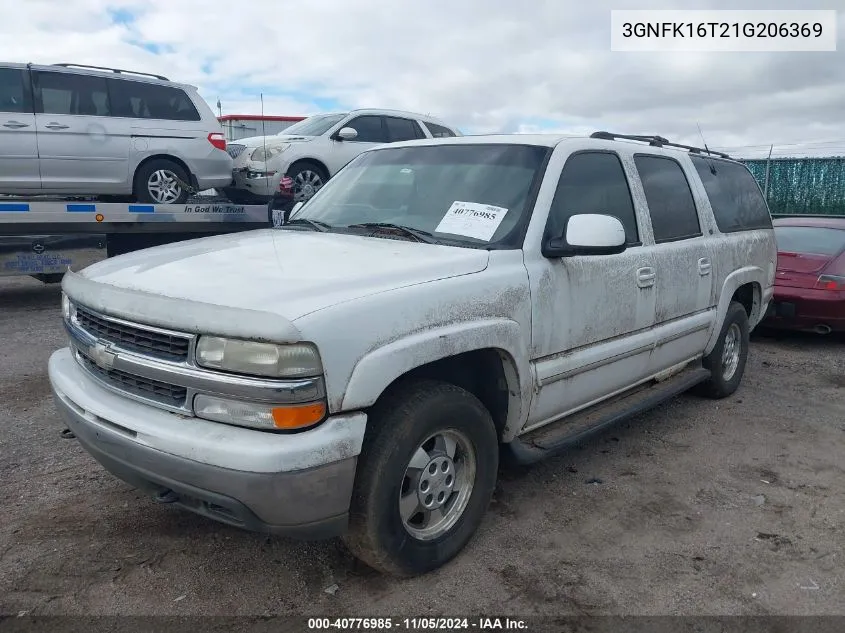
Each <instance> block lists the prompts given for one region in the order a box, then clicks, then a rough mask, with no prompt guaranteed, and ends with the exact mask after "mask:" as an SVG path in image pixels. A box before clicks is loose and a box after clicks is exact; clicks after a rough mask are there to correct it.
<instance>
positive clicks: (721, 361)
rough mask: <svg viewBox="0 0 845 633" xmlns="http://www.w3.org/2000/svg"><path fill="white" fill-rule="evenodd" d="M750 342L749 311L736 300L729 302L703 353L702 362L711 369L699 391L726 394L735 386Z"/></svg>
mask: <svg viewBox="0 0 845 633" xmlns="http://www.w3.org/2000/svg"><path fill="white" fill-rule="evenodd" d="M749 342H750V335H749V327H748V314H747V313H746V312H745V307H743V305H742V304H741V303H739V302H738V301H732V302H731V304H730V305H729V306H728V311H727V314H726V315H725V322H724V323H723V324H722V331H721V333H720V334H719V340H718V341H717V342H716V346H715V347H714V348H713V350H712V351H711V352H710V353H709V354H708V355H707V356H705V357H704V360H703V365H704V367H705V368H706V369H708V370H710V378H709V379H708V380H707V381H706V382H704V383H702V384H701V385H700V386H699V388H698V392H699V393H700V394H702V395H704V396H707V397H708V398H714V399H719V398H727V397H728V396H730V395H732V394H733V393H734V392H735V391H736V390H737V389H738V388H739V383H740V381H741V380H742V375H743V373H744V372H745V363H746V361H747V360H748V346H749Z"/></svg>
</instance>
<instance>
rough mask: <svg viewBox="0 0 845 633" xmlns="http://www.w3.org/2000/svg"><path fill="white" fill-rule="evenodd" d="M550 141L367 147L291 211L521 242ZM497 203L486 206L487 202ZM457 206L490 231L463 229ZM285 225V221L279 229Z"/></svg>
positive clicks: (501, 243) (504, 243)
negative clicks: (539, 143)
mask: <svg viewBox="0 0 845 633" xmlns="http://www.w3.org/2000/svg"><path fill="white" fill-rule="evenodd" d="M549 151H550V149H549V148H548V147H538V146H534V145H512V144H502V145H499V144H479V145H469V144H467V145H464V144H461V145H458V144H455V145H429V146H416V147H396V146H390V145H388V146H386V147H385V148H384V149H378V150H375V151H370V152H364V153H363V154H360V155H358V157H357V158H354V159H352V161H350V163H349V164H348V165H346V167H344V168H343V169H341V170H340V171H339V172H337V174H336V175H335V176H333V177H332V178H331V179H330V180H329V181H328V182H327V183H326V184H325V185H324V186H323V187H322V188H321V189H320V191H318V192H317V193H316V194H315V195H314V197H313V198H311V199H309V200H308V202H306V203H305V205H304V206H303V207H302V208H301V209H300V210H299V211H298V212H297V213H295V214H293V215H292V216H291V217H290V220H289V222H290V223H292V224H291V227H290V228H293V227H294V226H296V224H297V220H311V221H312V222H321V223H323V224H324V225H325V226H326V227H328V229H329V230H340V231H343V232H347V231H348V232H354V231H356V230H358V229H356V228H355V227H354V226H353V225H358V224H362V223H372V222H381V223H385V222H386V223H392V224H400V225H403V226H406V227H409V228H411V229H416V230H418V231H425V232H428V233H431V234H432V235H433V237H434V238H435V239H437V240H438V241H442V242H444V243H449V244H453V245H456V246H465V247H470V248H472V247H475V248H486V247H490V246H493V245H495V246H496V247H497V248H519V247H520V246H521V243H517V242H518V240H517V239H516V236H517V235H518V234H519V231H520V230H521V228H522V227H523V226H524V223H525V222H526V221H527V219H528V214H529V213H530V212H531V203H532V197H531V192H532V191H533V187H534V185H535V183H536V182H537V180H538V179H539V178H540V177H541V176H542V170H543V165H544V161H545V157H546V155H547V154H548V153H549ZM488 206H489V207H498V209H488V208H486V207H488ZM461 209H470V210H471V213H473V214H475V211H476V210H478V211H480V212H481V213H482V214H484V213H487V214H490V213H491V212H492V214H493V216H494V217H492V218H491V217H489V215H488V216H487V217H481V218H480V219H478V218H476V220H477V221H476V222H473V221H472V220H470V221H469V224H471V225H473V226H474V227H475V228H478V225H479V224H480V225H483V226H482V227H481V228H483V229H484V230H485V231H487V230H489V231H492V233H490V234H486V235H483V236H479V233H477V232H476V231H475V230H474V228H473V227H472V226H470V227H466V226H465V227H464V228H461V227H460V226H456V225H460V224H461V221H460V217H459V216H460V213H462V211H461ZM285 226H286V225H283V227H282V228H283V229H284V228H285Z"/></svg>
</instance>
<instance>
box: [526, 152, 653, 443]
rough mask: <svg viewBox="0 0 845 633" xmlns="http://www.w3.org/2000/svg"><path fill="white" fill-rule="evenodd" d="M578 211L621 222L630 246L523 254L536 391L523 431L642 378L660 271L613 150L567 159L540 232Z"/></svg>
mask: <svg viewBox="0 0 845 633" xmlns="http://www.w3.org/2000/svg"><path fill="white" fill-rule="evenodd" d="M580 213H599V214H605V215H612V216H615V217H617V218H619V220H621V221H622V223H623V225H624V226H625V232H626V235H627V243H628V247H627V249H626V250H625V251H624V252H623V253H620V254H617V255H602V256H576V257H566V258H557V259H548V258H544V257H537V256H531V257H529V256H528V255H527V254H526V266H527V267H528V273H529V278H530V284H531V295H532V303H533V305H534V312H533V316H532V321H533V322H532V333H533V334H532V358H534V361H533V365H534V369H535V372H536V381H537V384H538V393H537V394H536V396H535V398H534V399H533V402H532V406H531V411H530V414H529V419H528V423H527V425H526V427H525V429H526V430H527V429H528V428H530V427H532V426H540V425H542V424H544V423H547V422H551V421H553V420H554V419H556V418H559V417H561V416H563V415H565V414H568V413H572V412H574V411H576V410H578V409H581V408H584V407H586V406H588V405H590V404H592V403H594V402H597V401H599V400H600V399H602V398H604V397H606V396H609V395H611V394H613V393H615V392H619V391H622V390H624V389H626V388H628V387H631V386H633V385H635V384H637V383H638V382H641V381H643V380H644V379H645V378H647V372H648V363H649V357H650V354H651V349H652V343H653V338H652V329H651V325H652V323H653V321H654V312H655V306H656V294H657V293H656V288H655V279H656V274H655V269H656V265H657V264H656V259H655V256H654V247H653V246H651V245H648V244H645V245H644V244H643V243H642V238H641V235H642V231H641V226H642V224H641V222H638V220H637V212H636V211H635V207H634V204H633V202H632V197H631V192H630V189H629V186H628V180H627V178H626V176H625V172H624V170H623V167H622V163H621V161H620V158H619V156H618V155H617V154H616V153H615V152H609V151H586V152H577V153H575V154H573V155H571V156H569V158H568V159H567V160H566V163H565V165H564V167H563V170H562V172H561V175H560V180H559V182H558V186H557V190H556V192H555V195H554V199H553V201H552V206H551V209H550V211H549V219H548V223H547V226H546V233H545V235H546V236H560V235H562V234H563V232H564V230H565V227H566V222H567V221H568V219H569V217H571V216H572V215H574V214H580Z"/></svg>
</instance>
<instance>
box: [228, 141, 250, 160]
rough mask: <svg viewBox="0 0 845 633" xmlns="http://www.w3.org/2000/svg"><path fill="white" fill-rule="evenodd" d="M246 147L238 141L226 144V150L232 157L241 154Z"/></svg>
mask: <svg viewBox="0 0 845 633" xmlns="http://www.w3.org/2000/svg"><path fill="white" fill-rule="evenodd" d="M245 149H246V145H239V144H237V143H228V144H227V145H226V151H227V152H229V156H231V157H232V158H237V157H238V156H240V155H241V153H242V152H243V151H244V150H245Z"/></svg>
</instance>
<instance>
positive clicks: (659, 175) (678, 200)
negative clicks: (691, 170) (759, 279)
mask: <svg viewBox="0 0 845 633" xmlns="http://www.w3.org/2000/svg"><path fill="white" fill-rule="evenodd" d="M634 164H635V167H636V172H637V175H638V177H639V179H640V182H641V183H642V188H643V192H644V193H645V198H646V206H647V207H648V213H649V217H650V218H651V226H652V233H653V234H654V243H655V250H654V260H655V275H656V277H655V285H656V288H657V309H656V314H655V329H654V338H655V345H656V347H655V349H654V351H653V352H652V355H651V362H650V373H657V372H660V371H662V370H664V369H668V368H670V367H673V366H674V365H676V364H679V363H682V362H685V361H688V360H691V359H692V358H694V357H695V356H696V355H700V353H701V351H702V350H703V349H704V348H705V346H706V344H707V339H708V337H709V335H710V331H709V330H710V327H711V325H712V323H713V320H714V319H715V307H716V305H715V298H714V292H713V262H712V254H711V248H710V238H709V237H705V236H704V232H703V231H702V224H703V222H702V220H701V217H700V216H699V210H698V208H697V206H696V204H695V200H694V197H693V193H692V188H691V187H690V182H689V180H688V177H689V176H688V174H687V173H686V171H685V169H684V167H683V166H682V165H681V163H680V162H679V161H678V160H676V159H675V158H673V157H670V156H664V155H657V154H645V153H642V154H634Z"/></svg>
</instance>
